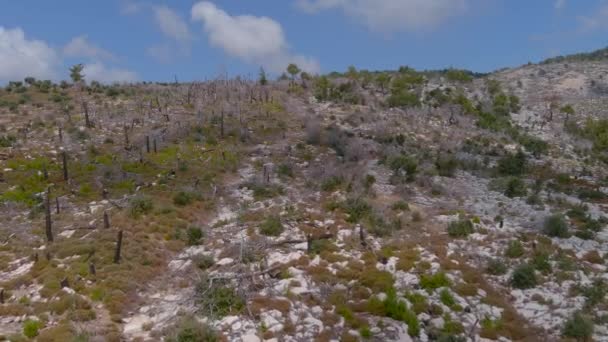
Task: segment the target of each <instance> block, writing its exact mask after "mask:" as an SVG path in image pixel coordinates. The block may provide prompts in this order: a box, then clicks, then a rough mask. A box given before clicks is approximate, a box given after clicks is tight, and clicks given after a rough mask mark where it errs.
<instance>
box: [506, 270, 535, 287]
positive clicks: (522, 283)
mask: <svg viewBox="0 0 608 342" xmlns="http://www.w3.org/2000/svg"><path fill="white" fill-rule="evenodd" d="M509 283H510V284H511V286H513V287H514V288H517V289H531V288H533V287H535V286H536V285H537V280H536V274H535V271H534V267H532V266H531V265H528V264H522V265H519V266H517V267H516V268H515V270H514V271H513V274H512V275H511V279H510V280H509Z"/></svg>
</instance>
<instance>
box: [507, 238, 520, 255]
mask: <svg viewBox="0 0 608 342" xmlns="http://www.w3.org/2000/svg"><path fill="white" fill-rule="evenodd" d="M524 253H525V250H524V246H523V245H522V244H521V242H520V241H519V240H511V241H509V245H508V246H507V249H506V250H505V255H506V256H507V257H509V258H519V257H521V256H523V255H524Z"/></svg>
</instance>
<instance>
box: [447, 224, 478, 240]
mask: <svg viewBox="0 0 608 342" xmlns="http://www.w3.org/2000/svg"><path fill="white" fill-rule="evenodd" d="M473 232H474V229H473V223H472V222H471V220H458V221H452V222H450V223H449V224H448V234H449V235H450V236H451V237H455V238H461V237H467V236H469V235H470V234H473Z"/></svg>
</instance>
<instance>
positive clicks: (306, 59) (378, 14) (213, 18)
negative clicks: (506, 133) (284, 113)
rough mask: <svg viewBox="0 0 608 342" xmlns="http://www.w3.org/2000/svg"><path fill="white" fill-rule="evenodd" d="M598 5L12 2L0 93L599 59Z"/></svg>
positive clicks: (588, 1) (4, 25) (0, 42)
mask: <svg viewBox="0 0 608 342" xmlns="http://www.w3.org/2000/svg"><path fill="white" fill-rule="evenodd" d="M607 31H608V1H606V0H576V1H574V0H262V1H243V0H217V1H186V0H175V1H162V0H159V1H136V0H104V1H101V0H90V1H82V0H54V1H45V0H37V1H35V0H19V1H4V2H3V4H2V10H1V11H0V82H1V83H4V82H6V81H8V80H12V79H17V78H23V77H25V76H26V75H32V76H35V77H38V78H51V79H55V80H58V79H64V78H67V67H68V66H69V65H71V64H75V63H83V64H85V65H86V68H85V74H86V75H87V79H89V80H91V79H98V80H100V81H104V82H112V81H133V80H141V81H170V80H173V79H174V77H175V76H177V78H178V79H179V80H202V79H205V78H213V77H215V76H216V75H218V73H220V72H227V73H228V74H229V75H236V74H241V75H250V76H251V77H256V75H257V72H258V69H259V67H260V66H261V65H263V66H264V67H265V68H266V69H267V70H268V71H270V72H271V73H272V74H275V75H276V74H277V73H278V72H280V70H282V69H283V68H284V66H285V65H286V64H287V63H289V62H291V61H296V62H297V63H298V64H300V65H302V66H303V67H304V68H305V69H308V70H310V71H312V72H329V71H333V70H338V71H342V70H345V69H346V68H347V67H348V66H349V65H355V66H356V67H357V68H359V69H370V70H377V69H395V68H397V67H398V66H400V65H409V66H412V67H415V68H417V69H433V68H445V67H458V68H467V69H471V70H475V71H480V72H486V71H491V70H494V69H497V68H501V67H509V66H517V65H520V64H524V63H527V62H528V61H532V62H535V61H539V60H541V59H544V58H547V57H551V56H555V55H558V54H568V53H574V52H580V51H590V50H594V49H598V48H602V47H605V46H606V45H608V44H607V43H606V39H605V37H606V33H607Z"/></svg>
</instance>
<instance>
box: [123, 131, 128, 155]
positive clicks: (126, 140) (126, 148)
mask: <svg viewBox="0 0 608 342" xmlns="http://www.w3.org/2000/svg"><path fill="white" fill-rule="evenodd" d="M123 132H124V135H125V150H128V149H129V126H127V125H124V126H123Z"/></svg>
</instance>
